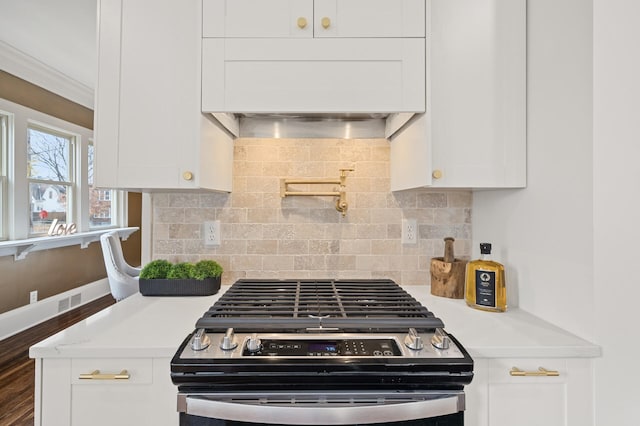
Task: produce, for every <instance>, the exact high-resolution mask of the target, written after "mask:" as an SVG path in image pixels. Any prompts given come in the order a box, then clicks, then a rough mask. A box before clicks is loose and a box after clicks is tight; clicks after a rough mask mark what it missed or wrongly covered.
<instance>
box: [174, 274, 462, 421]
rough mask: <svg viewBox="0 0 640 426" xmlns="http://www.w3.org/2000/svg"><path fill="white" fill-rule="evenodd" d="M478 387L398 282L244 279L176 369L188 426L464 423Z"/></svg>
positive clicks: (448, 338) (455, 349) (458, 348)
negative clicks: (468, 398)
mask: <svg viewBox="0 0 640 426" xmlns="http://www.w3.org/2000/svg"><path fill="white" fill-rule="evenodd" d="M472 378H473V360H472V359H471V357H470V356H469V354H468V353H467V352H466V350H465V349H464V347H463V346H462V345H461V344H460V342H458V341H457V340H456V339H455V337H453V336H452V335H450V334H448V333H447V332H446V331H444V324H443V322H442V321H441V320H440V319H439V318H437V317H435V316H434V314H433V313H431V312H430V311H429V310H428V309H427V308H426V307H424V306H422V305H421V304H420V303H419V302H418V301H417V300H416V299H415V298H413V297H412V296H411V295H409V294H408V293H407V292H406V291H404V290H403V289H402V288H401V287H400V286H399V285H397V284H396V283H395V282H393V281H391V280H239V281H237V282H235V283H234V284H233V285H232V286H231V288H229V290H227V291H226V292H225V293H224V294H223V295H222V296H221V297H220V299H219V300H218V301H217V302H216V303H215V304H214V305H213V306H212V307H211V308H210V309H209V310H208V311H207V312H206V313H205V314H204V315H203V316H202V318H200V319H199V320H198V321H197V323H196V330H195V331H194V332H193V333H192V334H190V335H189V336H188V337H187V338H186V339H185V341H184V342H183V343H182V345H181V346H180V348H179V349H178V351H177V353H176V355H175V356H174V358H173V359H172V361H171V379H172V380H173V382H174V383H175V384H176V385H178V392H179V393H178V410H179V411H180V424H181V425H240V424H242V425H252V424H271V425H285V424H286V425H355V424H387V425H389V424H391V425H439V426H454V425H463V424H464V409H465V399H464V386H465V385H467V384H469V383H470V382H471V379H472Z"/></svg>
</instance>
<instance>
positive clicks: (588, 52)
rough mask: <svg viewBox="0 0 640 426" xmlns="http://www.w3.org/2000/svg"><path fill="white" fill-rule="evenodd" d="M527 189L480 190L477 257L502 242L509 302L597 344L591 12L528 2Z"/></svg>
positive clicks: (581, 4) (497, 250)
mask: <svg viewBox="0 0 640 426" xmlns="http://www.w3.org/2000/svg"><path fill="white" fill-rule="evenodd" d="M527 15H528V16H527V26H528V29H527V188H526V189H521V190H499V191H480V192H475V193H474V194H473V197H474V198H473V208H472V211H473V221H472V230H473V231H472V232H473V236H472V239H473V244H474V247H473V248H474V254H475V255H476V256H477V255H478V254H479V249H478V243H480V242H483V241H486V242H491V243H493V244H494V251H493V257H494V259H496V260H498V261H501V262H503V263H504V264H505V266H506V268H507V271H506V273H507V291H508V302H509V304H510V305H511V306H514V305H516V304H517V305H519V306H520V307H521V308H523V309H525V310H528V311H530V312H532V313H533V314H535V315H538V316H540V317H542V318H544V319H546V320H548V321H551V322H553V323H555V324H558V325H559V326H561V327H563V328H565V329H567V330H569V331H571V332H573V333H575V334H578V335H580V336H581V337H583V338H586V339H589V340H592V339H593V337H594V323H595V320H594V316H593V309H594V295H593V254H592V253H593V199H592V180H593V179H592V161H593V159H592V9H591V3H590V2H587V1H585V0H561V1H558V0H529V2H528V6H527Z"/></svg>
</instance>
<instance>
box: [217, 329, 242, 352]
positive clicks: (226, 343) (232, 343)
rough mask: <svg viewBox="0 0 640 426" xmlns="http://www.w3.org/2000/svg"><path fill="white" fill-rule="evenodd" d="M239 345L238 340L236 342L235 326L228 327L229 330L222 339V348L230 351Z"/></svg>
mask: <svg viewBox="0 0 640 426" xmlns="http://www.w3.org/2000/svg"><path fill="white" fill-rule="evenodd" d="M237 347H238V342H236V339H235V334H233V328H227V332H226V333H225V335H224V336H223V337H222V340H221V341H220V349H222V350H223V351H230V350H232V349H235V348H237Z"/></svg>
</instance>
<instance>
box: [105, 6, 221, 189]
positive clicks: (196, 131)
mask: <svg viewBox="0 0 640 426" xmlns="http://www.w3.org/2000/svg"><path fill="white" fill-rule="evenodd" d="M200 22H201V7H200V2H199V1H197V0H189V1H185V2H180V1H173V2H156V1H153V0H101V1H100V2H99V25H98V79H97V85H96V86H97V87H96V109H95V122H96V129H95V138H96V141H95V146H96V166H95V167H96V170H95V179H96V184H97V185H99V186H101V187H107V188H125V189H138V190H154V189H199V188H203V189H211V190H220V191H230V190H231V164H232V160H233V141H232V138H231V137H230V136H228V135H227V133H226V132H225V131H223V130H222V129H221V128H220V126H219V125H218V124H217V123H216V122H215V120H213V119H212V118H211V117H209V116H208V115H207V116H205V115H203V114H202V113H201V112H200V61H201V48H200V43H201V26H200Z"/></svg>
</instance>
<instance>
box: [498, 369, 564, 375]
mask: <svg viewBox="0 0 640 426" xmlns="http://www.w3.org/2000/svg"><path fill="white" fill-rule="evenodd" d="M509 374H510V375H512V376H517V377H525V376H537V377H541V376H542V377H550V376H559V375H560V373H559V372H558V371H555V370H547V369H546V368H542V367H538V371H523V370H520V369H519V368H518V367H511V371H509Z"/></svg>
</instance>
